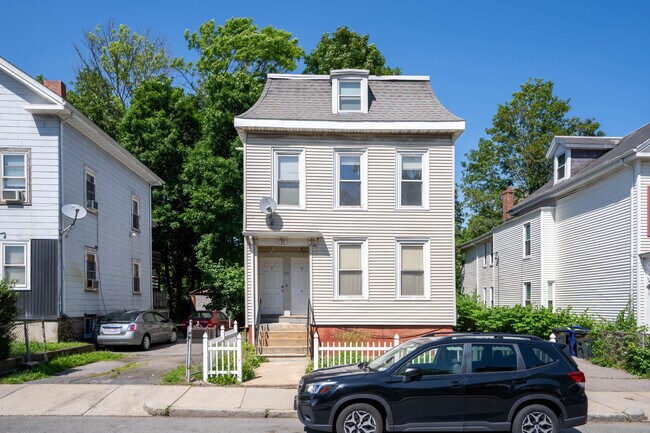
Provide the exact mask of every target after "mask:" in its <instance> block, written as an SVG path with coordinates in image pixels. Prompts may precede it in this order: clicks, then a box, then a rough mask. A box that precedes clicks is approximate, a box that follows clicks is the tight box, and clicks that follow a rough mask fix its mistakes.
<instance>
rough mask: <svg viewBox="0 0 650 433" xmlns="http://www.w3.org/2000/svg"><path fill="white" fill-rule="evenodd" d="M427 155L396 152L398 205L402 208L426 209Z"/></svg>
mask: <svg viewBox="0 0 650 433" xmlns="http://www.w3.org/2000/svg"><path fill="white" fill-rule="evenodd" d="M427 159H428V158H427V153H423V152H398V158H397V160H398V163H397V166H398V170H397V171H398V173H397V176H398V190H399V191H398V205H399V207H403V208H427V206H428V188H427V182H428V170H427Z"/></svg>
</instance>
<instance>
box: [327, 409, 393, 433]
mask: <svg viewBox="0 0 650 433" xmlns="http://www.w3.org/2000/svg"><path fill="white" fill-rule="evenodd" d="M383 431H384V420H383V418H382V416H381V414H380V413H379V411H378V410H377V409H375V408H374V407H373V406H370V405H368V404H364V403H358V404H353V405H350V406H348V407H346V408H345V409H343V411H341V414H340V415H339V417H338V419H337V420H336V432H337V433H382V432H383Z"/></svg>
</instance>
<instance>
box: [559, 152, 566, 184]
mask: <svg viewBox="0 0 650 433" xmlns="http://www.w3.org/2000/svg"><path fill="white" fill-rule="evenodd" d="M564 176H566V153H562V154H560V155H558V157H557V180H560V179H564Z"/></svg>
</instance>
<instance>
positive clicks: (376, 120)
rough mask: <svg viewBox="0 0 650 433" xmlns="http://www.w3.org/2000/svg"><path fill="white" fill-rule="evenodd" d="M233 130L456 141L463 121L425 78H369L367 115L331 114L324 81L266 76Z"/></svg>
mask: <svg viewBox="0 0 650 433" xmlns="http://www.w3.org/2000/svg"><path fill="white" fill-rule="evenodd" d="M280 122H281V123H280ZM382 125H383V126H382ZM235 126H236V127H237V128H238V129H241V130H255V129H278V130H281V129H284V130H287V129H301V128H302V129H305V130H310V129H311V130H321V131H322V130H332V131H336V130H345V131H357V130H359V131H363V130H373V131H377V132H395V131H396V130H399V131H402V130H403V131H412V132H449V133H455V134H457V135H460V132H462V131H463V130H464V129H465V121H464V120H462V119H461V118H459V117H458V116H456V115H454V114H452V113H451V112H450V111H449V110H447V109H446V108H445V107H444V106H443V105H442V104H441V103H440V101H439V100H438V99H437V98H436V96H435V94H434V93H433V90H432V89H431V85H430V83H429V77H426V76H424V77H422V76H400V75H396V76H382V77H378V76H372V75H371V76H370V77H369V78H368V112H367V113H333V112H332V83H331V80H330V76H329V75H291V74H269V76H268V79H267V81H266V85H265V87H264V90H263V92H262V95H261V96H260V98H259V100H258V101H257V102H256V103H255V105H253V106H252V107H251V108H250V109H249V110H248V111H246V112H245V113H243V114H241V115H239V116H237V117H236V118H235Z"/></svg>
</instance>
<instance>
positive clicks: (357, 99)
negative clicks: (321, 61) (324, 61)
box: [339, 80, 361, 112]
mask: <svg viewBox="0 0 650 433" xmlns="http://www.w3.org/2000/svg"><path fill="white" fill-rule="evenodd" d="M345 111H353V112H360V111H361V80H350V81H342V80H341V81H339V112H345Z"/></svg>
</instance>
